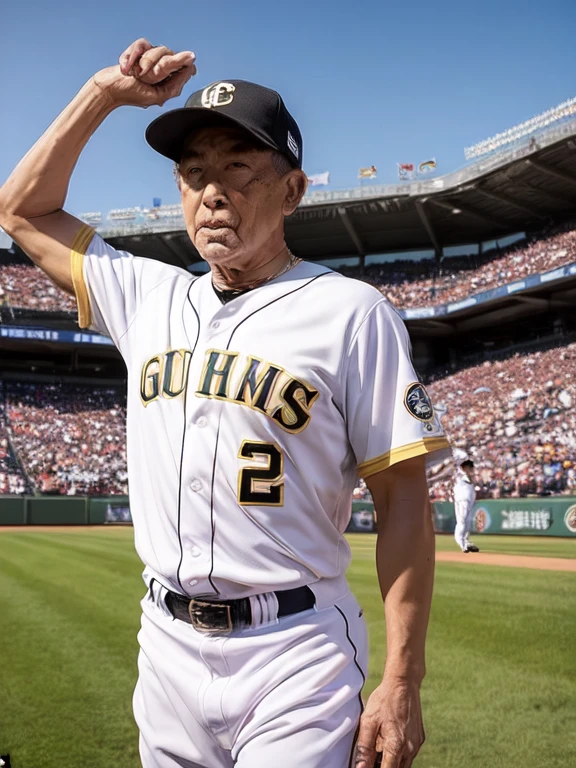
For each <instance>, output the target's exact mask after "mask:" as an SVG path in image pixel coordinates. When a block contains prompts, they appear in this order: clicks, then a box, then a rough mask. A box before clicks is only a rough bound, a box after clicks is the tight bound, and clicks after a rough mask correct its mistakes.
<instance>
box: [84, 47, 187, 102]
mask: <svg viewBox="0 0 576 768" xmlns="http://www.w3.org/2000/svg"><path fill="white" fill-rule="evenodd" d="M195 61H196V56H195V55H194V53H192V51H181V52H180V53H174V51H171V50H170V49H169V48H166V47H165V46H164V45H158V46H153V45H152V44H151V43H150V42H148V40H146V39H145V38H143V37H142V38H140V39H139V40H136V41H135V42H133V43H132V45H130V46H128V48H127V49H126V50H125V51H124V53H123V54H122V55H121V56H120V59H119V65H118V66H115V67H107V68H106V69H103V70H101V71H100V72H98V73H97V74H96V75H94V82H95V84H96V85H97V86H98V88H100V90H101V91H103V92H104V93H105V94H106V96H107V98H109V99H110V101H111V102H112V103H113V105H114V106H122V105H132V106H135V107H149V106H151V105H153V104H158V105H160V106H162V104H164V102H165V101H168V99H172V98H174V97H176V96H179V95H180V93H181V92H182V88H183V87H184V86H185V85H186V83H187V82H188V80H190V78H191V77H192V76H193V75H195V74H196V67H195V65H194V62H195Z"/></svg>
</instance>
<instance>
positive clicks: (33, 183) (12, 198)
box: [0, 79, 114, 229]
mask: <svg viewBox="0 0 576 768" xmlns="http://www.w3.org/2000/svg"><path fill="white" fill-rule="evenodd" d="M113 109H114V104H113V102H112V101H111V99H110V98H109V96H108V95H107V94H106V92H105V91H104V90H102V89H101V88H100V87H99V86H98V85H96V83H95V82H94V79H91V80H89V81H88V82H87V83H86V85H84V87H83V88H82V89H81V90H80V91H79V92H78V93H77V94H76V96H75V97H74V98H73V99H72V101H71V102H70V104H68V106H67V107H66V108H65V109H64V110H63V112H61V113H60V115H59V116H58V117H57V118H56V120H55V121H54V122H53V123H52V125H51V126H50V127H49V128H48V130H47V131H46V132H45V133H44V134H43V135H42V136H41V137H40V138H39V139H38V141H37V142H36V144H35V145H34V146H33V147H32V149H31V150H30V151H29V152H28V153H27V154H26V155H25V156H24V158H23V159H22V160H21V161H20V162H19V163H18V165H17V166H16V168H15V169H14V171H13V172H12V174H11V175H10V177H9V178H8V180H7V181H6V183H5V184H4V185H3V187H2V188H1V189H0V223H3V222H8V220H9V218H10V217H20V218H23V219H31V218H34V217H36V216H44V215H46V214H49V213H53V212H54V211H57V210H60V209H61V208H63V206H64V202H65V199H66V194H67V192H68V185H69V183H70V177H71V175H72V171H73V170H74V166H75V165H76V163H77V161H78V158H79V157H80V153H81V152H82V150H83V149H84V147H85V146H86V143H87V142H88V140H89V139H90V137H91V136H92V135H93V134H94V132H95V131H96V129H97V128H98V126H99V125H100V124H101V123H102V121H103V120H104V119H105V118H106V116H107V115H108V114H110V112H112V110H113ZM5 228H6V229H10V226H9V224H8V226H7V227H5Z"/></svg>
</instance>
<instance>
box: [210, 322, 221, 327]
mask: <svg viewBox="0 0 576 768" xmlns="http://www.w3.org/2000/svg"><path fill="white" fill-rule="evenodd" d="M210 328H214V329H216V328H220V323H219V322H218V320H216V321H215V322H213V323H212V325H211V326H210Z"/></svg>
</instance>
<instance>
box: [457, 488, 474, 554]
mask: <svg viewBox="0 0 576 768" xmlns="http://www.w3.org/2000/svg"><path fill="white" fill-rule="evenodd" d="M473 510H474V499H469V500H468V499H464V500H460V501H454V514H455V515H456V528H455V529H454V538H455V539H456V544H458V546H459V547H460V549H461V550H462V552H464V550H465V549H466V548H467V547H468V544H469V543H470V542H469V541H468V536H469V534H470V530H471V528H472V518H473V514H472V512H473Z"/></svg>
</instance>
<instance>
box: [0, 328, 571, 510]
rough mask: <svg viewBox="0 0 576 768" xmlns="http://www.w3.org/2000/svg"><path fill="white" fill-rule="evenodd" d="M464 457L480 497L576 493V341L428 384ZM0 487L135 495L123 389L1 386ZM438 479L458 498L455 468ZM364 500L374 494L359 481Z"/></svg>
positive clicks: (436, 487) (435, 493)
mask: <svg viewBox="0 0 576 768" xmlns="http://www.w3.org/2000/svg"><path fill="white" fill-rule="evenodd" d="M429 391H430V394H431V397H432V399H433V402H434V405H435V407H436V408H437V410H438V412H439V413H440V414H441V418H442V423H443V424H444V427H445V428H446V431H447V433H448V435H449V437H450V439H451V441H452V444H453V447H454V448H455V449H458V451H459V452H460V455H462V456H464V455H468V456H470V457H471V458H473V459H474V461H475V463H476V468H477V480H478V483H479V486H480V490H479V493H478V497H479V498H500V497H505V496H515V497H516V496H530V495H548V494H564V493H566V494H567V493H571V494H576V410H575V408H576V343H572V344H569V345H566V346H560V347H554V348H551V349H546V350H541V351H537V352H530V353H528V354H522V355H520V354H517V355H514V356H511V357H508V358H506V359H502V360H494V361H487V362H483V363H481V364H479V365H475V366H473V367H470V368H466V369H464V370H460V371H458V372H457V373H453V374H450V375H445V376H442V377H439V378H437V379H436V380H435V381H433V382H432V383H431V384H430V385H429ZM0 396H1V397H2V402H0V449H1V450H0V489H4V490H3V491H2V492H4V493H6V492H10V493H23V492H24V491H25V490H27V489H28V483H27V481H26V478H25V477H24V475H23V474H22V472H21V470H20V468H19V465H18V461H17V459H19V461H20V462H21V465H22V466H23V467H24V469H25V472H26V474H27V476H28V478H29V480H30V484H31V486H32V487H33V488H34V490H35V491H36V492H40V493H60V494H83V493H91V494H114V493H126V491H127V486H126V447H125V417H126V409H125V394H124V392H123V390H122V389H121V388H120V387H103V386H101V387H97V386H89V385H79V384H67V383H63V384H61V385H55V384H40V383H20V382H12V381H9V382H5V383H4V385H3V387H2V386H1V383H0ZM437 477H438V478H439V479H433V480H432V482H431V496H432V498H433V500H444V499H449V498H450V493H451V478H452V467H446V468H445V471H444V472H441V473H440V474H439V475H438V476H437ZM354 496H355V498H358V499H360V498H363V497H365V496H366V488H365V485H364V484H363V483H362V482H360V483H359V486H358V488H357V490H356V491H355V494H354Z"/></svg>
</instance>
